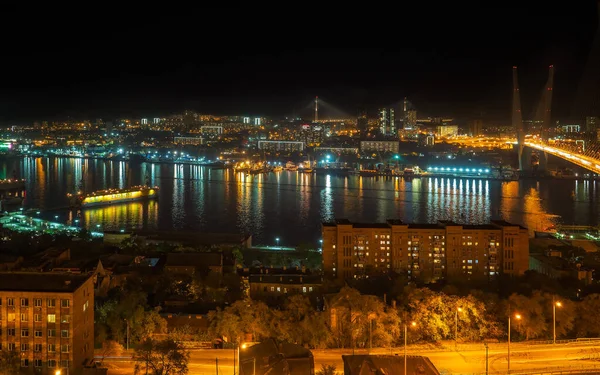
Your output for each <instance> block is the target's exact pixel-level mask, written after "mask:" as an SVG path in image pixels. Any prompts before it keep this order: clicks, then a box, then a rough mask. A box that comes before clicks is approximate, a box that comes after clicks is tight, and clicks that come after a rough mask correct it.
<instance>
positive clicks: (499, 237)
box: [323, 220, 529, 282]
mask: <svg viewBox="0 0 600 375" xmlns="http://www.w3.org/2000/svg"><path fill="white" fill-rule="evenodd" d="M323 267H324V271H325V274H326V275H327V276H328V277H330V278H337V279H339V280H346V279H351V278H362V277H368V276H369V275H374V274H378V273H385V272H389V271H394V272H398V273H407V274H408V276H409V277H410V278H411V279H418V280H421V281H425V282H429V281H435V280H439V279H443V278H472V279H475V278H491V277H494V276H496V275H498V274H501V273H502V274H509V275H521V274H523V273H524V272H525V271H526V270H527V269H528V268H529V234H528V231H527V229H526V228H523V227H521V226H519V225H514V224H510V223H507V222H505V221H500V220H497V221H496V220H495V221H492V222H491V223H490V224H486V225H461V224H456V223H453V222H449V221H439V222H438V223H436V224H406V223H403V222H402V221H400V220H388V221H387V222H386V223H376V224H363V223H352V222H350V221H348V220H336V221H335V222H333V223H323Z"/></svg>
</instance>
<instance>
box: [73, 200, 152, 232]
mask: <svg viewBox="0 0 600 375" xmlns="http://www.w3.org/2000/svg"><path fill="white" fill-rule="evenodd" d="M158 205H159V203H158V202H157V201H154V200H151V201H147V202H132V203H123V204H117V205H114V206H106V207H95V208H89V209H85V210H83V213H82V218H83V223H84V225H85V226H86V227H87V228H88V229H90V230H97V229H96V228H97V227H96V225H97V224H100V226H101V229H100V230H120V229H142V228H144V227H150V228H153V227H156V224H157V221H158Z"/></svg>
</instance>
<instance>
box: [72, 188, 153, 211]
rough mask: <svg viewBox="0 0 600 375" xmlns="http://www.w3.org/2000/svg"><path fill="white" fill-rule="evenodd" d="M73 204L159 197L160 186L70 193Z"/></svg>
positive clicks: (105, 202)
mask: <svg viewBox="0 0 600 375" xmlns="http://www.w3.org/2000/svg"><path fill="white" fill-rule="evenodd" d="M68 196H69V198H70V200H71V205H72V206H74V207H81V208H88V207H97V206H110V205H113V204H119V203H126V202H135V201H143V200H150V199H157V198H158V187H157V186H154V187H151V186H133V187H130V188H125V189H107V190H98V191H94V192H92V193H89V194H82V193H78V194H69V195H68Z"/></svg>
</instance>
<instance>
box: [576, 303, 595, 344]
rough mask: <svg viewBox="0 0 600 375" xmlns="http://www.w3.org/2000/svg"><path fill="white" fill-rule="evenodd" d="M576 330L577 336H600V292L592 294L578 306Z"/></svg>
mask: <svg viewBox="0 0 600 375" xmlns="http://www.w3.org/2000/svg"><path fill="white" fill-rule="evenodd" d="M576 311H577V320H576V322H577V323H576V325H575V327H576V328H575V332H576V334H577V337H598V336H600V314H598V311H600V294H590V295H588V296H586V297H585V298H584V299H583V301H581V302H579V303H578V306H577V310H576Z"/></svg>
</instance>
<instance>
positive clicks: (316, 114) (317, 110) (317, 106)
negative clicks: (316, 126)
mask: <svg viewBox="0 0 600 375" xmlns="http://www.w3.org/2000/svg"><path fill="white" fill-rule="evenodd" d="M317 121H319V97H318V96H315V122H317Z"/></svg>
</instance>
